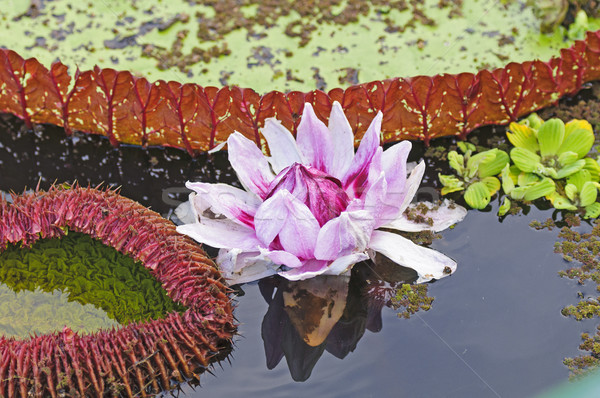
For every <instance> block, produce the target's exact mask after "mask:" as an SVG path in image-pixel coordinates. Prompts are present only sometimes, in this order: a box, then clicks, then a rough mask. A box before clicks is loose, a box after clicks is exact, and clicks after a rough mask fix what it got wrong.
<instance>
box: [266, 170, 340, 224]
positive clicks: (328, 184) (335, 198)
mask: <svg viewBox="0 0 600 398" xmlns="http://www.w3.org/2000/svg"><path fill="white" fill-rule="evenodd" d="M281 189H286V190H287V191H289V192H290V193H291V194H292V195H294V196H295V197H296V198H298V199H299V200H300V201H302V202H303V203H304V204H305V205H306V206H308V208H309V209H310V211H311V212H312V214H313V215H314V216H315V218H316V219H317V221H318V222H319V225H321V226H323V225H324V224H325V223H326V222H327V221H329V220H331V219H332V218H335V217H337V216H339V215H340V213H341V212H342V211H344V210H345V209H346V207H347V206H348V202H350V199H349V198H348V195H347V194H346V192H344V190H343V188H342V183H341V182H340V181H339V180H338V179H337V178H335V177H332V176H330V175H329V174H327V173H324V172H322V171H320V170H318V169H315V168H313V167H310V166H304V165H302V164H300V163H294V164H292V165H291V166H289V167H286V168H285V169H283V170H282V171H281V172H280V173H279V174H278V175H277V177H275V179H274V180H273V182H271V184H270V185H269V194H268V195H267V197H266V198H265V199H268V198H270V197H271V196H273V195H274V194H275V193H276V192H277V191H279V190H281Z"/></svg>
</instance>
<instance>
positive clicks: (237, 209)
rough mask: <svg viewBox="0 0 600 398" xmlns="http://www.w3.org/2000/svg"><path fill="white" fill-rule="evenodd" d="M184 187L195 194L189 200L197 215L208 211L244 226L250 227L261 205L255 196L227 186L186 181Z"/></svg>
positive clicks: (260, 201)
mask: <svg viewBox="0 0 600 398" xmlns="http://www.w3.org/2000/svg"><path fill="white" fill-rule="evenodd" d="M185 186H186V187H187V188H188V189H191V190H194V191H195V192H196V195H195V196H194V199H193V200H192V199H190V200H191V203H193V204H194V208H195V210H196V211H197V212H198V214H200V215H202V214H203V213H204V211H205V210H209V209H210V211H212V212H213V213H214V214H216V215H223V216H225V217H227V218H229V219H230V220H233V221H239V222H240V223H242V224H245V225H251V223H252V217H254V214H255V213H256V210H257V209H258V207H259V206H260V205H261V203H262V200H261V199H260V198H259V197H258V196H256V195H255V194H253V193H251V192H247V191H244V190H242V189H239V188H236V187H233V186H231V185H227V184H209V183H204V182H189V181H188V182H187V183H186V184H185Z"/></svg>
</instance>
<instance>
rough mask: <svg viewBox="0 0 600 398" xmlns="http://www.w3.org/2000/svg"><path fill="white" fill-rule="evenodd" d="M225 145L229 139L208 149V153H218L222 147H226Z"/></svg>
mask: <svg viewBox="0 0 600 398" xmlns="http://www.w3.org/2000/svg"><path fill="white" fill-rule="evenodd" d="M225 145H227V141H224V142H221V143H220V144H219V145H217V146H215V147H214V148H213V149H209V150H208V151H206V153H208V154H213V153H217V152H219V151H220V150H221V149H223V148H224V147H225Z"/></svg>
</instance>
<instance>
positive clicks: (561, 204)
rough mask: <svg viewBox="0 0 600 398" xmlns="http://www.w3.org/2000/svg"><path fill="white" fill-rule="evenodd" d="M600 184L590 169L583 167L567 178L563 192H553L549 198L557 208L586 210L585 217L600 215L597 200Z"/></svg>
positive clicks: (599, 205) (599, 204)
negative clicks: (593, 177)
mask: <svg viewBox="0 0 600 398" xmlns="http://www.w3.org/2000/svg"><path fill="white" fill-rule="evenodd" d="M598 188H600V184H599V183H598V182H597V181H594V180H593V179H592V175H591V173H590V172H589V171H588V170H585V169H582V170H580V171H578V172H577V173H575V174H573V175H571V176H570V177H569V178H567V183H566V185H565V186H564V188H563V189H562V190H561V192H560V193H559V192H553V193H552V194H551V195H550V196H549V197H548V199H550V201H551V202H552V205H553V206H554V208H556V209H565V210H580V211H584V212H585V215H584V217H585V218H596V217H598V216H599V215H600V203H598V202H596V199H597V197H598Z"/></svg>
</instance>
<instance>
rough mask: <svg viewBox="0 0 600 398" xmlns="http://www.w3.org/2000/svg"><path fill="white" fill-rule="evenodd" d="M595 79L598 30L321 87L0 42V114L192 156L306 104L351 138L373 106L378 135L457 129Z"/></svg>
mask: <svg viewBox="0 0 600 398" xmlns="http://www.w3.org/2000/svg"><path fill="white" fill-rule="evenodd" d="M597 79H600V31H597V32H588V33H587V34H586V37H585V39H584V40H578V41H575V43H574V44H573V45H572V46H571V47H570V48H565V49H562V50H560V55H558V56H556V57H553V58H551V59H550V60H548V61H546V62H543V61H540V60H533V61H526V62H522V63H515V62H511V63H509V64H507V65H506V66H505V67H503V68H498V69H494V70H481V71H479V72H477V73H467V72H465V73H459V74H438V75H435V76H414V77H407V78H401V77H396V78H392V79H386V80H381V81H372V82H368V83H362V84H358V85H354V86H351V87H348V88H345V89H342V88H333V89H331V90H329V91H328V92H324V91H320V90H313V91H309V92H299V91H291V92H288V93H282V92H279V91H271V92H268V93H265V94H262V95H261V94H259V93H257V92H256V91H254V90H252V89H251V88H241V87H236V86H231V87H229V86H226V87H211V86H206V87H204V86H200V85H198V84H191V83H187V84H182V83H179V82H174V81H169V82H167V81H163V80H158V81H156V82H150V81H148V80H147V79H145V78H142V77H136V76H134V75H133V74H132V73H131V72H128V71H118V70H114V69H111V68H100V67H95V68H94V69H92V70H87V71H80V70H76V71H74V73H72V71H71V72H70V71H69V68H68V67H67V66H66V65H65V64H62V63H60V62H55V63H53V64H52V65H51V66H50V67H48V68H47V67H46V66H44V65H42V64H41V63H40V62H39V61H37V60H36V59H35V58H29V59H25V58H23V57H22V56H20V55H19V54H17V53H16V52H14V51H11V50H8V49H1V48H0V86H1V87H2V89H1V90H0V112H6V113H11V114H13V115H16V116H17V117H19V118H21V119H23V120H24V121H25V123H26V125H27V126H29V127H31V126H32V125H33V124H34V123H50V124H54V125H58V126H63V127H64V129H65V131H66V132H67V134H70V133H71V132H72V131H74V130H78V131H81V132H84V133H91V134H100V135H103V136H106V137H107V138H108V139H109V140H110V142H111V144H112V145H114V146H117V145H119V144H120V143H125V144H136V145H143V146H146V145H160V146H170V147H175V148H181V149H184V150H186V151H187V152H188V153H189V154H190V155H194V154H196V153H198V152H203V151H208V150H211V149H214V148H215V147H216V146H218V145H219V144H220V143H223V142H225V141H226V140H227V137H228V136H229V135H230V134H231V133H233V132H234V131H239V132H240V133H242V134H244V135H245V136H246V137H248V138H250V139H252V140H254V141H255V142H256V144H257V145H258V146H261V147H264V144H265V141H264V139H263V137H262V136H261V133H260V129H261V127H262V126H264V122H265V120H266V119H267V118H272V117H274V118H276V119H277V120H279V121H281V123H282V124H283V126H284V127H286V128H287V129H288V130H290V131H292V132H294V133H295V132H296V129H297V127H298V123H299V120H300V116H301V114H302V108H303V106H304V103H305V102H309V103H311V104H312V105H313V107H314V109H315V113H316V114H317V116H318V117H319V118H320V119H321V120H323V121H326V120H327V118H328V115H329V113H330V111H331V107H332V104H333V102H334V101H338V102H339V103H340V104H341V105H342V108H343V109H344V113H345V114H346V116H347V118H348V121H349V123H350V125H351V127H352V130H353V132H354V134H355V143H358V141H359V139H360V138H361V137H362V135H363V133H364V131H365V129H366V127H367V126H368V125H369V123H370V122H371V120H372V118H373V117H374V115H375V114H376V113H377V112H378V111H381V112H382V113H383V115H384V117H383V122H382V134H383V142H393V141H399V140H403V139H414V140H423V141H425V143H429V141H430V140H431V139H433V138H437V137H444V136H458V137H459V138H462V139H464V138H465V137H466V136H467V134H469V133H470V132H471V131H473V130H474V129H477V128H479V127H481V126H485V125H490V124H507V123H509V122H511V121H515V120H518V119H519V118H520V117H522V116H524V115H527V114H529V113H531V112H533V111H535V110H538V109H541V108H544V107H546V106H549V105H551V104H553V103H555V102H556V101H557V100H558V99H559V98H560V97H562V96H565V95H572V94H574V93H576V92H577V91H579V90H580V89H581V88H582V86H583V84H584V83H586V82H589V81H593V80H597Z"/></svg>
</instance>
